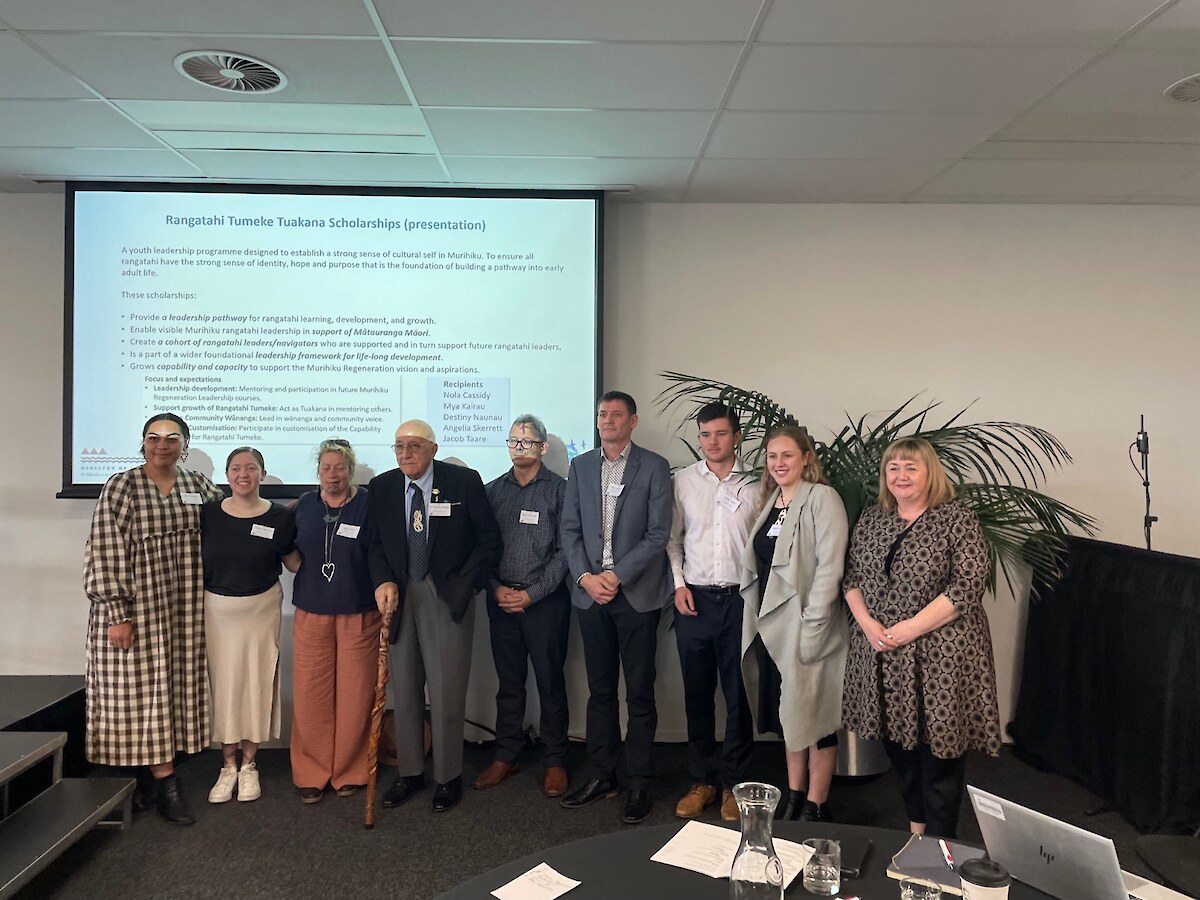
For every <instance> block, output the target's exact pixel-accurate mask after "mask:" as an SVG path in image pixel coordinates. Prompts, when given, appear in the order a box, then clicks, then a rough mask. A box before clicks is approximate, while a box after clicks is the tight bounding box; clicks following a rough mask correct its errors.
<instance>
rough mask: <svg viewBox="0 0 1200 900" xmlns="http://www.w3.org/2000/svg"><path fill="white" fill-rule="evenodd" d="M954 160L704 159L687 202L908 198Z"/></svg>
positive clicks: (694, 178) (793, 201) (693, 181)
mask: <svg viewBox="0 0 1200 900" xmlns="http://www.w3.org/2000/svg"><path fill="white" fill-rule="evenodd" d="M951 162H953V160H843V159H812V160H743V159H704V160H701V162H700V165H699V166H698V167H697V169H696V174H695V176H694V177H693V179H692V183H691V185H690V187H689V189H688V194H687V199H688V200H697V201H712V202H725V201H730V200H737V201H739V202H753V203H780V202H792V203H795V202H803V201H805V200H821V199H828V198H833V197H836V198H839V199H844V200H847V201H854V200H863V199H869V200H873V201H877V200H880V199H884V198H890V199H892V200H902V199H904V197H905V196H907V195H908V194H910V193H912V192H913V191H915V190H916V189H917V188H919V187H920V186H921V185H923V184H924V183H925V182H927V181H928V180H929V179H930V178H932V177H933V176H934V175H936V174H937V173H938V172H940V171H942V169H944V168H946V166H948V165H950V163H951Z"/></svg>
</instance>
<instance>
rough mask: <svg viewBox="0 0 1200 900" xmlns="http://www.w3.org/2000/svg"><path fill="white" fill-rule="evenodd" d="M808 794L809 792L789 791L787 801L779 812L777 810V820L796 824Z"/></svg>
mask: <svg viewBox="0 0 1200 900" xmlns="http://www.w3.org/2000/svg"><path fill="white" fill-rule="evenodd" d="M806 793H807V791H793V790H791V789H789V790H788V792H787V799H786V800H784V801H783V804H782V805H781V806H780V807H779V808H778V809H777V810H775V818H776V819H782V820H784V821H789V822H794V821H795V820H796V819H799V818H800V811H801V810H802V809H804V798H805V795H806Z"/></svg>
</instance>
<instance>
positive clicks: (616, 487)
mask: <svg viewBox="0 0 1200 900" xmlns="http://www.w3.org/2000/svg"><path fill="white" fill-rule="evenodd" d="M623 490H625V485H623V484H610V485H609V486H608V496H610V497H620V496H621V491H623Z"/></svg>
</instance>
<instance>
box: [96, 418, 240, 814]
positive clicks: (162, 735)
mask: <svg viewBox="0 0 1200 900" xmlns="http://www.w3.org/2000/svg"><path fill="white" fill-rule="evenodd" d="M189 437H190V432H189V431H188V427H187V423H185V422H184V421H183V419H181V418H179V416H176V415H173V414H170V413H164V414H162V415H157V416H154V417H153V418H152V419H150V421H148V422H147V423H146V426H145V428H143V429H142V451H141V452H142V455H143V456H144V457H145V458H146V462H145V463H144V464H143V465H141V466H138V467H136V468H133V469H130V470H129V471H127V472H121V473H119V474H117V475H114V476H113V477H112V478H110V479H109V480H108V483H107V484H106V485H105V486H104V490H103V491H102V492H101V494H100V501H99V503H97V504H96V510H95V512H94V513H93V514H92V530H91V534H90V535H89V537H88V542H87V546H86V548H85V550H84V589H85V591H86V592H87V596H88V599H89V600H90V601H91V613H90V615H89V616H88V635H87V747H86V750H87V758H88V759H89V760H91V761H92V762H94V763H99V764H103V765H111V766H149V767H150V772H151V774H152V775H153V776H154V780H153V789H152V790H150V791H147V790H145V789H144V788H143V789H142V790H140V791H139V795H138V799H139V801H140V802H139V805H140V807H141V808H149V806H150V805H152V804H153V805H155V806H157V808H158V811H159V813H160V814H162V816H163V817H164V818H165V819H167V820H168V821H169V822H171V823H172V824H176V825H190V824H192V822H193V821H195V820H194V819H193V818H192V816H191V812H190V810H189V809H188V806H187V803H186V801H185V800H184V798H183V795H182V794H181V793H180V790H179V784H178V781H177V780H176V778H175V774H174V762H173V761H174V758H175V754H176V753H178V752H184V753H198V752H199V751H200V750H202V749H204V747H205V746H207V744H208V739H209V717H208V696H207V682H206V678H207V672H206V658H205V649H204V572H203V566H202V564H201V557H200V507H201V505H203V504H204V503H205V502H207V501H209V500H215V499H217V498H219V497H221V496H222V494H221V492H220V490H218V489H217V487H216V486H215V485H214V484H213V483H212V482H211V481H209V480H208V479H207V478H205V477H204V476H203V475H200V474H199V473H196V472H189V471H186V470H184V469H180V468H179V467H178V466H177V463H178V462H179V461H180V459H181V457H182V456H184V455H185V454H186V452H187V445H188V439H189Z"/></svg>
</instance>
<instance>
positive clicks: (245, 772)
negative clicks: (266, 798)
mask: <svg viewBox="0 0 1200 900" xmlns="http://www.w3.org/2000/svg"><path fill="white" fill-rule="evenodd" d="M237 783H238V800H241V801H248V800H257V799H258V798H259V797H261V796H262V788H261V787H259V784H258V767H257V766H255V765H254V763H246V764H245V765H244V766H242V770H241V771H240V772H238V773H237Z"/></svg>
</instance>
